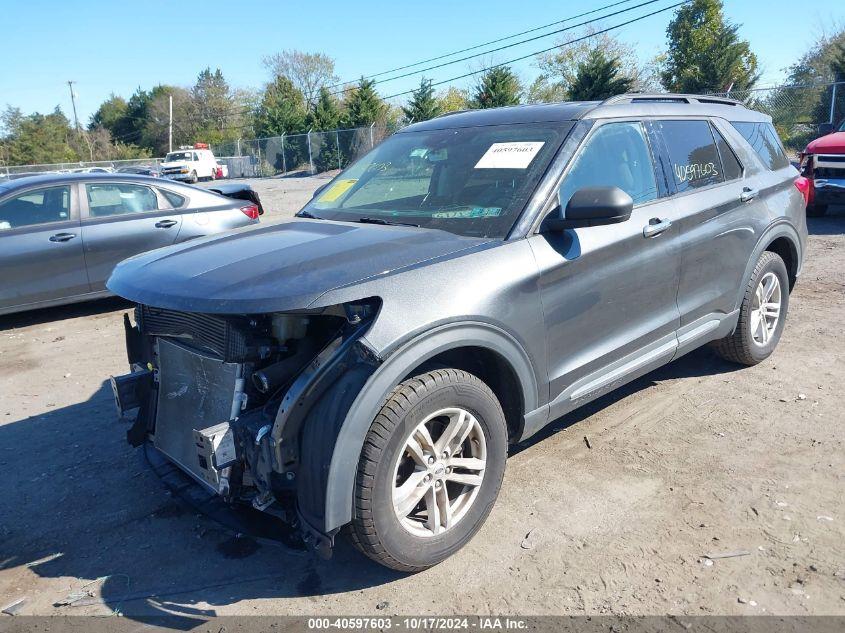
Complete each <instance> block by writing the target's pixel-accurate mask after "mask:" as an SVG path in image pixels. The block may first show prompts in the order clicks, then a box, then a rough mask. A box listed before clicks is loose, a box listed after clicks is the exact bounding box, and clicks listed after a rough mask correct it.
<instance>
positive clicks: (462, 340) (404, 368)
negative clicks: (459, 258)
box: [323, 322, 539, 533]
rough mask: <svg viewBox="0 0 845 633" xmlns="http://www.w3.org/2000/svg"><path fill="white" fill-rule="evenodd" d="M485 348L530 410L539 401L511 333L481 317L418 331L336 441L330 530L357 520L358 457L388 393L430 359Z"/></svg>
mask: <svg viewBox="0 0 845 633" xmlns="http://www.w3.org/2000/svg"><path fill="white" fill-rule="evenodd" d="M465 346H472V347H483V348H486V349H489V350H490V351H492V352H496V353H497V354H499V355H500V356H502V357H503V358H504V359H505V360H507V362H508V363H510V365H511V367H512V368H513V370H514V374H515V375H516V376H517V379H518V380H519V383H520V385H521V387H522V393H523V402H524V407H525V410H526V411H532V410H534V409H536V408H537V406H538V404H537V403H538V397H539V396H538V387H537V378H536V373H535V369H534V367H533V365H532V363H531V360H530V359H529V357H528V354H527V353H526V352H525V350H524V349H523V348H522V346H521V345H520V344H519V343H518V342H517V341H516V340H515V339H514V338H513V337H512V336H510V335H509V334H508V333H507V332H505V331H504V330H502V329H500V328H497V327H495V326H493V325H490V324H487V323H481V322H461V323H454V324H448V325H443V326H439V327H437V328H434V329H433V330H429V331H427V332H425V333H423V334H421V335H418V336H417V337H416V338H414V339H413V340H411V341H409V342H408V343H405V344H404V345H403V346H402V347H400V348H399V349H397V350H396V351H394V352H393V353H392V354H391V355H390V356H389V357H387V358H386V359H385V360H384V362H383V363H382V364H381V365H380V366H379V368H378V369H377V370H376V371H375V372H374V373H373V374H372V375H371V376H369V378H368V379H367V381H366V382H365V383H364V385H363V387H362V388H361V390H360V391H359V392H358V395H357V396H356V398H355V400H354V401H353V402H352V405H351V406H350V407H349V410H348V412H347V414H346V417H345V419H344V421H343V424H342V425H341V427H340V430H339V432H338V435H337V439H336V441H335V443H334V451H333V453H332V458H331V463H330V466H329V472H328V478H327V481H326V493H325V494H326V496H325V516H324V521H323V529H324V531H325V532H326V533H328V532H331V531H333V530H335V529H337V528H340V527H341V526H343V525H344V524H346V523H348V522H349V521H351V520H352V501H353V493H354V486H355V476H356V472H357V469H358V459H359V457H360V455H361V450H362V448H363V446H364V438H365V437H366V435H367V432H368V431H369V428H370V425H371V424H372V421H373V420H374V419H375V417H376V415H377V414H378V412H379V410H380V409H381V407H382V405H383V404H384V402H385V400H386V398H387V396H388V394H389V393H390V392H391V391H392V390H393V388H394V387H395V386H396V385H398V384H399V383H400V382H401V381H402V379H403V378H405V376H407V375H408V374H409V373H410V372H412V371H413V370H414V369H415V368H417V367H419V365H420V364H421V363H423V362H425V361H426V360H428V359H430V358H432V357H434V356H436V355H437V354H439V353H441V352H444V351H447V350H450V349H454V348H456V347H465Z"/></svg>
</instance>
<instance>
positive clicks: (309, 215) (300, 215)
mask: <svg viewBox="0 0 845 633" xmlns="http://www.w3.org/2000/svg"><path fill="white" fill-rule="evenodd" d="M296 217H298V218H308V219H309V220H325V218H321V217H319V216H316V215H314V214H313V213H311V212H310V211H305V210H304V209H303V210H302V211H300V212H299V213H297V214H296Z"/></svg>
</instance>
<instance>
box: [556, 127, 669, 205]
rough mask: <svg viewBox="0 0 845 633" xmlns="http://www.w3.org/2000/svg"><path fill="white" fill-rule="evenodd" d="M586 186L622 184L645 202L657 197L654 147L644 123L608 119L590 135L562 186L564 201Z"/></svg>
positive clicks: (628, 192) (638, 199)
mask: <svg viewBox="0 0 845 633" xmlns="http://www.w3.org/2000/svg"><path fill="white" fill-rule="evenodd" d="M583 187H619V188H620V189H621V190H622V191H624V192H625V193H627V194H628V195H629V196H631V198H633V200H634V203H635V204H642V203H644V202H648V201H650V200H654V199H655V198H657V181H656V180H655V177H654V164H653V163H652V160H651V151H650V150H649V146H648V142H647V141H646V138H645V133H644V132H643V126H642V124H641V123H607V124H605V125H603V126H601V127H600V128H599V129H598V130H596V132H595V133H594V134H593V135H592V136H590V138H588V139H587V142H586V144H585V145H584V148H583V149H582V150H581V153H580V154H579V155H578V156H577V157H576V158H575V163H574V165H573V166H572V168H571V169H570V170H569V173H568V174H567V175H566V179H565V180H564V182H563V187H562V188H561V194H560V199H561V203H562V204H563V205H566V203H567V202H568V201H569V199H570V198H571V197H572V195H573V194H574V193H575V192H576V191H578V190H579V189H581V188H583Z"/></svg>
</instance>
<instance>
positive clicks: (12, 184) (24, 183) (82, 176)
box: [0, 172, 170, 192]
mask: <svg viewBox="0 0 845 633" xmlns="http://www.w3.org/2000/svg"><path fill="white" fill-rule="evenodd" d="M79 180H84V181H86V182H101V181H102V182H108V181H110V180H120V181H123V182H126V181H127V180H130V181H133V182H143V183H147V184H151V185H155V184H162V181H161V178H153V177H151V176H142V175H141V174H127V173H125V172H124V173H119V174H118V173H114V174H110V173H98V172H88V173H69V174H59V173H48V174H38V175H36V176H25V177H23V178H15V179H14V180H9V181H8V182H2V183H0V190H2V191H3V192H6V191H12V190H15V189H23V188H25V187H30V186H32V185H41V184H45V185H50V184H54V183H55V184H59V183H65V182H77V181H79ZM167 184H170V181H168V182H167Z"/></svg>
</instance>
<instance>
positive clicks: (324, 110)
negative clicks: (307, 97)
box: [308, 87, 343, 130]
mask: <svg viewBox="0 0 845 633" xmlns="http://www.w3.org/2000/svg"><path fill="white" fill-rule="evenodd" d="M342 117H343V113H342V112H341V109H340V102H339V101H338V100H337V99H336V98H335V97H334V95H332V93H331V92H329V90H328V88H325V87H323V88H320V92H319V94H318V96H317V102H316V103H315V104H314V108H313V109H312V110H311V111H310V112H309V113H308V127H309V128H311V129H313V130H336V129H338V128H339V127H340V126H341V125H340V124H341V119H342Z"/></svg>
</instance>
